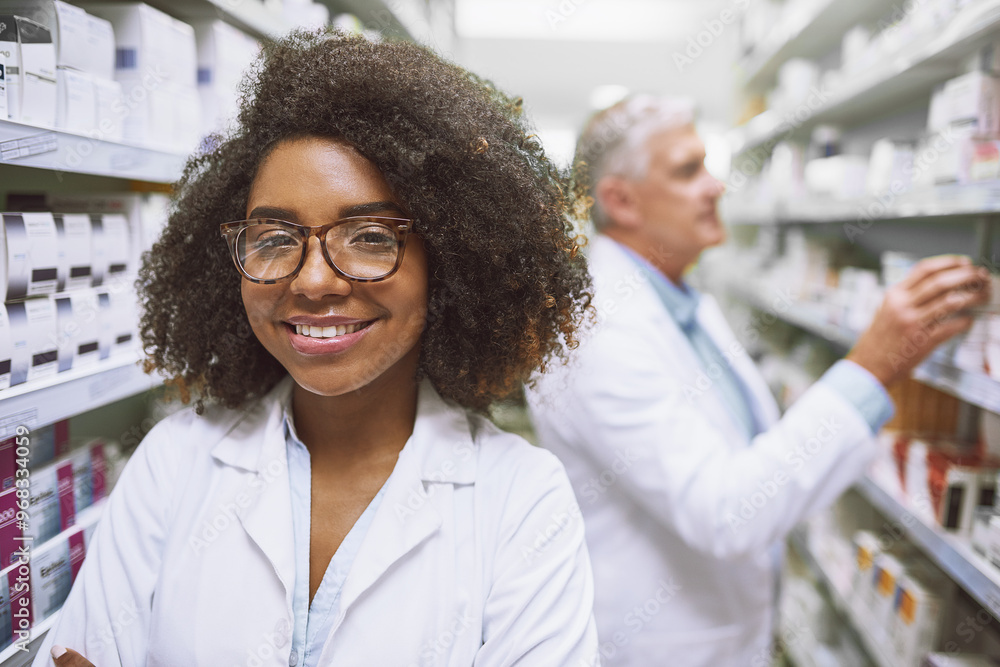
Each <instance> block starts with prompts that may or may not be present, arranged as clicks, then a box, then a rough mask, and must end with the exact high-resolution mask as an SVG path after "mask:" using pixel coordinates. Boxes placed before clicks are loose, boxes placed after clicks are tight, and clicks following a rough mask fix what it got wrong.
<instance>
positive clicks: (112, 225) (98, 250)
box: [91, 213, 133, 289]
mask: <svg viewBox="0 0 1000 667" xmlns="http://www.w3.org/2000/svg"><path fill="white" fill-rule="evenodd" d="M91 225H92V233H93V237H92V243H93V246H92V248H93V269H94V281H93V284H94V286H95V287H96V286H101V285H103V286H110V287H112V288H114V289H120V288H122V287H131V285H130V282H131V280H130V277H129V276H130V274H131V270H132V268H133V267H132V246H131V234H130V231H129V224H128V219H127V218H126V217H125V216H124V215H123V214H121V213H104V214H93V215H91Z"/></svg>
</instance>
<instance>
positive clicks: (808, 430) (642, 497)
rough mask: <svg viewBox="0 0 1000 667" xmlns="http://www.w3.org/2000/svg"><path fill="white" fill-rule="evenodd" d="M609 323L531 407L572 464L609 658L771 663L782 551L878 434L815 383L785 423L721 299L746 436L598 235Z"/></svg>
mask: <svg viewBox="0 0 1000 667" xmlns="http://www.w3.org/2000/svg"><path fill="white" fill-rule="evenodd" d="M590 264H591V272H592V273H593V274H594V276H595V282H596V293H595V305H596V306H597V309H598V311H599V314H600V322H599V324H598V325H597V326H596V329H595V331H594V332H593V333H592V334H591V335H590V336H589V337H588V338H587V339H586V340H585V341H584V342H583V343H582V344H581V346H580V347H579V348H578V349H577V350H576V351H574V352H571V357H572V361H571V363H570V365H569V366H559V365H557V364H551V365H550V370H549V372H548V373H547V374H546V375H545V376H544V377H543V378H541V379H540V381H539V384H538V386H537V388H536V390H535V391H532V392H529V395H528V400H529V405H530V406H531V409H532V416H533V419H534V422H535V426H536V428H537V430H538V434H539V439H540V441H541V444H542V445H543V446H545V447H547V448H549V449H550V450H551V451H552V452H554V453H555V454H556V455H557V456H559V458H560V459H561V460H562V461H563V464H564V465H565V466H566V471H567V472H568V473H569V476H570V480H571V482H572V483H573V487H574V490H575V491H576V494H577V497H578V499H579V501H580V507H581V510H582V512H583V516H584V520H585V523H586V532H587V544H588V546H589V549H590V556H591V561H592V563H593V566H594V581H595V603H594V613H595V616H596V619H597V629H598V636H599V640H600V642H601V653H602V655H603V658H604V664H605V665H630V666H634V667H649V666H652V665H678V666H683V667H728V666H732V667H757V666H758V665H760V666H761V667H765V666H766V665H768V664H769V662H770V660H769V639H770V633H771V630H772V623H773V620H774V619H773V610H774V596H775V585H776V574H777V573H776V571H775V570H776V568H775V565H776V562H777V559H776V557H775V551H776V547H775V545H779V544H780V543H781V541H782V538H784V537H785V536H786V535H787V533H788V532H789V531H790V530H791V528H792V527H793V526H794V525H795V524H796V523H797V522H798V521H799V520H800V519H801V518H803V517H804V516H805V515H806V514H808V513H809V512H810V511H812V510H814V509H817V508H819V507H822V506H824V505H826V504H828V503H830V502H831V501H833V500H834V499H835V498H836V497H837V496H838V495H839V494H840V493H841V492H843V491H844V490H845V489H846V488H847V487H848V486H849V485H850V484H851V483H852V482H853V481H855V480H856V479H857V478H858V477H859V476H860V475H861V474H862V473H863V471H864V470H865V468H866V466H867V465H868V463H869V462H870V461H871V459H872V458H873V456H874V453H875V448H874V445H873V439H872V434H871V429H870V427H869V426H868V424H867V422H866V421H865V420H864V418H863V417H862V415H861V414H860V413H859V412H858V411H857V409H856V408H855V407H853V406H852V405H851V404H850V403H848V402H847V401H846V400H845V399H844V398H843V397H842V396H841V395H839V394H838V393H837V392H836V391H834V390H832V389H830V388H828V387H826V386H823V384H822V383H819V384H817V385H815V386H813V387H812V388H810V389H809V391H807V392H806V394H805V395H804V396H802V398H801V399H800V400H799V401H798V402H796V403H795V405H794V406H793V407H792V408H790V409H789V410H788V412H787V413H786V414H785V416H784V417H783V418H782V419H780V421H779V420H778V410H777V407H776V405H775V402H774V400H773V398H772V396H771V394H770V392H769V390H768V388H767V386H766V384H765V382H764V381H763V379H762V378H761V377H760V374H759V373H758V372H757V370H756V368H755V367H754V366H753V363H752V361H751V360H750V358H749V357H748V356H747V355H746V353H745V352H744V350H743V348H742V346H741V345H740V344H739V343H738V342H737V341H736V339H735V337H734V335H733V333H732V331H731V329H730V328H729V326H728V325H727V324H726V322H725V320H724V318H723V316H722V314H721V312H720V310H719V308H718V306H717V305H716V303H715V302H714V300H713V299H711V297H708V296H703V297H702V299H701V301H700V305H699V308H698V311H697V315H696V317H697V320H698V322H699V323H700V324H701V325H702V327H703V328H704V329H705V330H706V331H707V332H708V334H709V335H710V336H711V337H712V339H713V341H714V342H715V343H716V345H717V347H718V348H719V350H720V351H721V352H722V354H723V355H725V356H726V358H728V359H730V360H731V365H732V368H733V369H734V371H735V373H736V374H738V376H739V377H740V378H741V379H742V381H743V383H744V384H745V386H746V388H747V390H748V393H749V394H750V395H751V398H752V400H751V402H752V404H753V405H752V408H753V411H754V414H755V416H756V418H757V420H758V423H760V424H763V425H765V429H766V430H765V432H763V433H762V434H761V435H759V436H757V437H756V438H754V440H753V442H752V443H750V442H748V441H747V439H746V435H745V434H744V432H743V431H742V430H741V429H740V428H739V427H738V425H737V423H736V421H735V419H734V417H732V416H731V415H730V414H729V411H728V410H727V409H726V406H725V404H724V403H723V401H722V399H721V398H720V396H719V395H718V393H717V392H716V391H714V390H713V374H715V373H717V372H718V371H717V369H716V370H713V369H712V368H709V369H702V368H701V365H700V363H699V359H698V357H697V356H696V353H695V351H694V349H693V348H692V346H691V345H690V343H689V342H688V339H687V338H686V336H685V335H684V333H683V332H682V331H681V330H680V328H679V327H678V326H677V324H676V323H675V322H674V320H673V319H672V318H671V316H670V314H669V313H668V311H667V309H666V307H665V306H664V305H663V303H662V301H661V300H660V298H659V296H658V295H657V293H656V292H655V291H654V289H653V287H652V286H651V284H650V282H649V276H648V275H647V274H645V273H644V272H643V270H641V269H640V268H639V266H638V265H637V264H636V263H635V261H634V260H632V258H630V257H629V256H628V255H627V254H626V252H625V250H624V249H623V248H622V247H621V246H619V245H618V244H617V243H615V242H614V241H612V240H611V239H609V238H607V237H604V236H600V235H598V236H597V237H596V238H594V239H593V240H592V249H591V253H590Z"/></svg>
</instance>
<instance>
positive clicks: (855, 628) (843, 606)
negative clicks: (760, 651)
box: [788, 529, 896, 667]
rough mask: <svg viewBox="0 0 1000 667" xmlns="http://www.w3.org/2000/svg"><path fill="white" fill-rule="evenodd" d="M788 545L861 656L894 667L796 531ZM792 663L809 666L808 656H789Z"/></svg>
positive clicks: (843, 594) (879, 666)
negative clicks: (848, 631) (861, 650)
mask: <svg viewBox="0 0 1000 667" xmlns="http://www.w3.org/2000/svg"><path fill="white" fill-rule="evenodd" d="M788 543H789V544H790V545H791V547H792V548H793V549H794V550H795V553H796V554H797V555H798V556H799V558H801V559H802V561H803V562H804V563H805V564H806V567H808V568H809V570H810V571H811V572H812V573H813V574H814V575H815V576H816V578H817V579H819V581H820V583H822V585H823V588H824V589H825V590H826V592H827V594H828V596H829V599H830V601H831V602H832V603H833V608H834V609H835V610H836V611H837V614H838V615H839V616H840V617H841V618H842V619H844V620H845V621H847V626H848V627H849V628H850V629H851V630H852V634H853V635H854V637H855V638H856V639H857V640H858V643H859V644H860V645H861V646H863V647H864V649H865V652H866V653H867V654H868V657H869V658H871V660H872V662H874V663H875V664H876V665H877V666H878V667H896V663H895V662H893V661H892V658H891V657H890V656H887V655H886V653H885V648H884V647H883V644H882V642H880V641H879V640H878V639H876V638H875V637H873V636H872V635H871V632H870V631H869V627H868V624H866V623H865V622H864V621H863V620H862V619H860V618H858V615H857V613H856V612H855V611H854V609H853V608H852V607H851V605H850V603H849V602H848V601H847V595H846V592H845V591H842V590H840V588H839V587H838V586H837V585H836V584H835V583H834V580H833V578H832V577H830V576H829V575H828V574H827V567H826V566H825V565H824V564H823V563H822V561H821V559H820V558H817V557H816V555H815V554H813V553H812V551H811V550H810V549H809V545H808V540H807V539H806V537H805V535H804V534H803V533H802V531H801V530H800V529H796V530H795V531H794V532H793V533H792V534H791V536H790V537H789V539H788ZM792 659H793V660H795V661H796V664H797V665H801V666H802V667H805V666H806V665H809V664H811V660H810V658H809V656H801V655H800V656H796V655H793V656H792Z"/></svg>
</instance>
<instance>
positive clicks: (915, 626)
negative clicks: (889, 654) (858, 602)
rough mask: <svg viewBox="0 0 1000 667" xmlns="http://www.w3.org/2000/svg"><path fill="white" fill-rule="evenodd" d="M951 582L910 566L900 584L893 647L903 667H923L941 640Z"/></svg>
mask: <svg viewBox="0 0 1000 667" xmlns="http://www.w3.org/2000/svg"><path fill="white" fill-rule="evenodd" d="M952 586H953V584H952V583H951V581H950V580H949V579H948V578H947V577H945V576H943V575H942V574H941V573H940V572H936V571H934V570H932V569H931V568H930V567H926V566H921V565H920V564H916V563H910V564H907V566H906V570H905V571H904V572H903V574H901V575H900V577H899V579H898V581H897V582H896V599H895V602H894V610H893V611H894V613H893V618H892V626H891V630H890V633H891V636H892V646H893V650H894V652H895V655H896V658H897V663H896V664H897V665H898V666H899V667H920V664H921V662H922V661H923V658H924V656H926V655H927V654H928V653H930V651H931V650H932V649H933V648H934V647H935V646H936V645H937V643H938V640H939V639H940V636H941V624H942V620H943V619H944V617H945V616H946V614H945V609H944V608H945V605H946V603H947V601H948V600H949V599H950V598H951V587H952Z"/></svg>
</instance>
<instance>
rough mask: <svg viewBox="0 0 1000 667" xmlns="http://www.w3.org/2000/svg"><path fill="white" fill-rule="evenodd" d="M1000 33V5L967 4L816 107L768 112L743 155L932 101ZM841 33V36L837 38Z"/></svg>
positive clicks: (749, 135) (996, 1) (748, 129)
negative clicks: (795, 134)
mask: <svg viewBox="0 0 1000 667" xmlns="http://www.w3.org/2000/svg"><path fill="white" fill-rule="evenodd" d="M998 28H1000V0H980V2H973V3H971V4H969V5H967V6H966V7H965V8H964V9H963V10H962V11H960V12H959V13H958V14H957V15H956V16H955V17H954V18H953V19H952V20H951V21H950V22H949V23H948V25H947V26H945V27H944V29H942V30H941V31H938V32H936V33H935V34H934V35H933V36H931V38H930V39H920V38H917V39H914V40H913V41H912V42H910V43H909V44H908V45H907V46H906V47H904V48H903V49H902V50H901V51H900V52H899V53H897V54H895V55H894V56H889V57H886V58H885V59H884V60H883V61H882V63H881V64H880V65H879V66H877V67H873V68H871V69H869V70H868V71H865V72H860V73H858V74H854V75H852V76H850V77H848V80H847V81H845V83H843V84H842V85H841V86H839V87H837V88H836V89H834V90H831V91H829V92H825V91H824V96H823V97H824V99H822V100H820V99H817V100H815V106H814V107H812V106H809V105H808V104H803V105H800V107H799V108H797V109H793V110H786V113H784V114H783V113H781V111H780V110H769V111H766V112H764V113H765V114H766V116H765V115H764V114H762V115H761V116H758V117H757V118H756V119H753V120H751V121H750V122H749V123H748V124H747V125H746V126H744V127H745V141H744V143H743V146H742V147H741V148H740V151H741V152H742V153H745V152H746V151H749V150H752V149H757V148H761V147H765V148H767V146H765V145H766V144H772V143H773V142H776V141H778V140H779V139H780V138H781V137H782V136H784V135H785V134H787V133H788V132H789V130H798V129H806V128H809V127H812V126H813V125H815V124H817V123H836V124H843V125H850V124H854V123H859V122H864V121H867V120H870V119H872V118H874V117H877V116H879V115H881V114H884V113H885V110H886V109H894V108H899V107H901V106H904V105H906V104H909V103H911V102H914V101H917V100H919V99H921V98H926V99H927V100H929V99H930V92H931V89H932V88H933V86H934V84H936V83H939V82H941V81H944V80H946V79H948V78H949V77H952V76H955V75H956V74H957V67H958V64H959V63H960V62H961V60H962V58H964V57H966V56H968V55H970V54H972V53H974V52H975V50H976V49H977V48H979V46H981V45H982V44H984V43H985V41H986V40H987V39H988V38H989V36H991V34H992V33H994V32H996V30H997V29H998ZM838 34H839V33H838Z"/></svg>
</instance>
